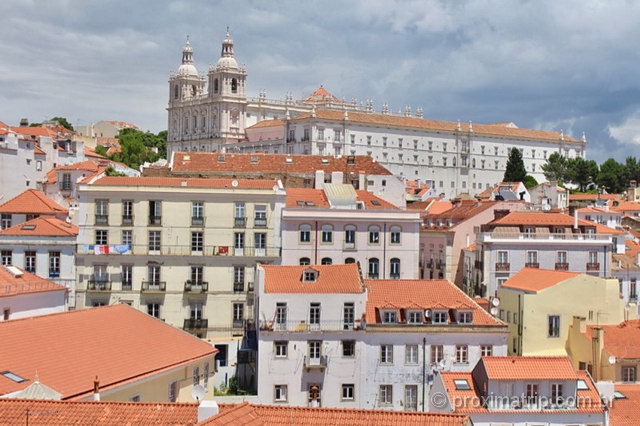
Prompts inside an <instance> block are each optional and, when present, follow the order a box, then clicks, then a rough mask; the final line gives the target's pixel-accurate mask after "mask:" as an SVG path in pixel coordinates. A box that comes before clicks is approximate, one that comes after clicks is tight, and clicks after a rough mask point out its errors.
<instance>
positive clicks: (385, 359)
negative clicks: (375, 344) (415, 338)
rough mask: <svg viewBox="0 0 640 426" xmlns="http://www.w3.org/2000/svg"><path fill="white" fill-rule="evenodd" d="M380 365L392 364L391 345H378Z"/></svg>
mask: <svg viewBox="0 0 640 426" xmlns="http://www.w3.org/2000/svg"><path fill="white" fill-rule="evenodd" d="M380 364H393V345H380Z"/></svg>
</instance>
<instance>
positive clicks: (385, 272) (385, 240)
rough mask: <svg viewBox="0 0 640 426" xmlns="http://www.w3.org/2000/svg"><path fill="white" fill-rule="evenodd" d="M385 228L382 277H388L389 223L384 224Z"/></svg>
mask: <svg viewBox="0 0 640 426" xmlns="http://www.w3.org/2000/svg"><path fill="white" fill-rule="evenodd" d="M382 229H383V230H384V232H383V234H382V235H383V236H382V279H386V278H388V277H387V224H386V223H385V224H384V225H383V228H382Z"/></svg>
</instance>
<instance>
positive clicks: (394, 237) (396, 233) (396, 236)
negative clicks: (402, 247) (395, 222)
mask: <svg viewBox="0 0 640 426" xmlns="http://www.w3.org/2000/svg"><path fill="white" fill-rule="evenodd" d="M400 235H402V228H400V227H399V226H392V227H391V244H400Z"/></svg>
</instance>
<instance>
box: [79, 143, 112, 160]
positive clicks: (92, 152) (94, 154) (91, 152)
mask: <svg viewBox="0 0 640 426" xmlns="http://www.w3.org/2000/svg"><path fill="white" fill-rule="evenodd" d="M84 156H85V157H92V158H100V159H105V160H106V159H107V157H105V156H104V155H100V154H98V153H97V152H96V151H95V150H94V149H91V148H89V147H88V146H85V147H84Z"/></svg>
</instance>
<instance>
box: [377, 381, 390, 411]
mask: <svg viewBox="0 0 640 426" xmlns="http://www.w3.org/2000/svg"><path fill="white" fill-rule="evenodd" d="M379 400H380V405H382V406H389V405H393V386H392V385H380V398H379Z"/></svg>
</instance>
